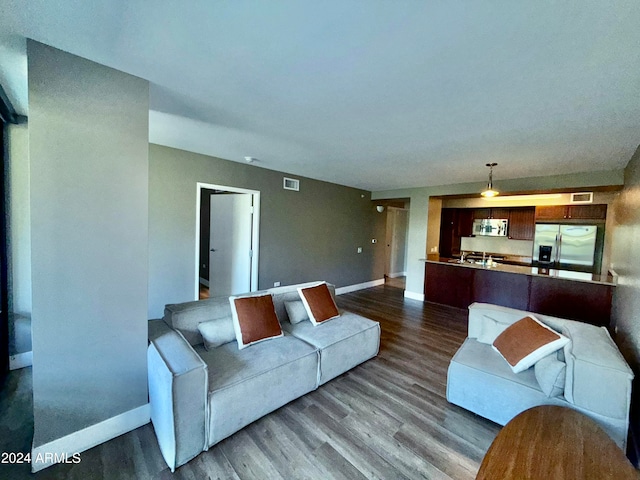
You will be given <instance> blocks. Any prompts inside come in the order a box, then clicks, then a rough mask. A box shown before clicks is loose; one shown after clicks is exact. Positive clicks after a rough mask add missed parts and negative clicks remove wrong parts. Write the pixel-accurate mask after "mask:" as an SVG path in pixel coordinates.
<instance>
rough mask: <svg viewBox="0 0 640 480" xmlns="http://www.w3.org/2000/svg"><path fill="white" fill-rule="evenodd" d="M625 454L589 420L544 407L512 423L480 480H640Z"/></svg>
mask: <svg viewBox="0 0 640 480" xmlns="http://www.w3.org/2000/svg"><path fill="white" fill-rule="evenodd" d="M638 478H640V476H639V475H638V472H637V471H636V470H635V469H634V468H633V466H632V465H631V463H630V462H629V460H628V459H627V457H626V456H625V454H624V452H623V451H622V450H621V449H620V448H619V447H618V446H617V445H616V444H615V443H614V442H613V440H611V438H610V437H609V435H607V434H606V433H605V431H604V430H602V428H601V427H600V426H598V425H597V424H596V423H595V422H594V421H593V420H591V419H590V418H589V417H587V416H585V415H583V414H581V413H579V412H576V411H575V410H571V409H570V408H565V407H557V406H552V405H544V406H541V407H534V408H531V409H529V410H526V411H524V412H522V413H521V414H519V415H518V416H516V417H515V418H514V419H513V420H511V421H510V422H509V423H507V425H505V427H504V428H503V429H502V430H501V431H500V433H499V434H498V436H497V437H496V438H495V440H494V441H493V443H492V444H491V447H489V451H488V452H487V454H486V455H485V457H484V459H483V460H482V465H481V466H480V471H479V472H478V476H477V477H476V479H486V480H489V479H491V480H495V479H505V480H507V479H518V480H524V479H531V480H533V479H544V480H549V479H554V480H556V479H572V480H574V479H594V480H605V479H612V480H613V479H615V480H625V479H632V480H638Z"/></svg>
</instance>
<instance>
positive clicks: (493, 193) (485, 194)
mask: <svg viewBox="0 0 640 480" xmlns="http://www.w3.org/2000/svg"><path fill="white" fill-rule="evenodd" d="M496 165H498V164H497V163H487V167H489V183H487V188H486V190H485V191H484V192H482V193H481V194H480V195H482V196H483V197H495V196H496V195H499V194H500V192H498V191H497V190H494V189H493V167H495V166H496Z"/></svg>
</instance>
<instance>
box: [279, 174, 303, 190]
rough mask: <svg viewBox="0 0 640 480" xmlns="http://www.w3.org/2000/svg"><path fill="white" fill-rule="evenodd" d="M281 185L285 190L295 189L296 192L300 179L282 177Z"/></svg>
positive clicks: (298, 188)
mask: <svg viewBox="0 0 640 480" xmlns="http://www.w3.org/2000/svg"><path fill="white" fill-rule="evenodd" d="M282 186H283V188H284V189H285V190H295V191H296V192H298V191H299V190H300V180H298V179H296V178H287V177H284V179H283V184H282Z"/></svg>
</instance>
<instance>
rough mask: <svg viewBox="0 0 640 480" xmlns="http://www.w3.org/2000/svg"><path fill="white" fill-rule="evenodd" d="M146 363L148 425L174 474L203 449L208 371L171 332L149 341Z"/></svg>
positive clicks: (175, 333) (204, 444) (195, 355)
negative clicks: (149, 423)
mask: <svg viewBox="0 0 640 480" xmlns="http://www.w3.org/2000/svg"><path fill="white" fill-rule="evenodd" d="M147 360H148V368H149V374H148V378H149V403H150V405H151V421H152V422H153V427H154V430H155V432H156V437H157V438H158V444H159V446H160V451H161V452H162V456H163V457H164V459H165V461H166V462H167V465H168V466H169V468H170V469H171V471H174V470H175V468H176V467H179V466H180V465H183V464H184V463H186V462H188V461H189V460H191V459H192V458H194V457H195V456H196V455H198V454H199V453H200V452H202V451H203V450H204V449H206V446H207V418H206V417H207V389H208V369H207V365H206V363H205V362H204V361H203V360H202V359H201V358H200V356H199V355H198V354H197V353H196V352H195V350H193V348H192V347H191V345H189V343H188V342H187V341H186V340H185V338H184V337H183V336H182V335H181V334H180V333H179V332H176V331H175V330H169V331H167V332H165V333H163V334H162V335H160V336H157V337H156V338H154V339H152V340H151V342H150V344H149V348H148V350H147Z"/></svg>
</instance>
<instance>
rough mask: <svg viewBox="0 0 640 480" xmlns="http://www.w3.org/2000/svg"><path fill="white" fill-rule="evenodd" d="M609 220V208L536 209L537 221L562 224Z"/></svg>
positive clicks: (553, 206) (583, 206)
mask: <svg viewBox="0 0 640 480" xmlns="http://www.w3.org/2000/svg"><path fill="white" fill-rule="evenodd" d="M606 218H607V206H606V205H604V204H602V205H600V204H595V205H593V204H589V205H545V206H538V207H536V221H538V222H561V221H565V220H591V221H604V220H605V219H606Z"/></svg>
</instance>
